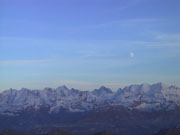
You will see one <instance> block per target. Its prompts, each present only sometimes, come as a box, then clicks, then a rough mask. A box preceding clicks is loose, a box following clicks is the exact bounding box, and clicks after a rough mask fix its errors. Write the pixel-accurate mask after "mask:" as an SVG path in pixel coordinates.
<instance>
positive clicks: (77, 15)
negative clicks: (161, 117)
mask: <svg viewBox="0 0 180 135" xmlns="http://www.w3.org/2000/svg"><path fill="white" fill-rule="evenodd" d="M179 7H180V1H179V0H0V90H5V89H9V88H17V89H20V88H22V87H27V88H33V89H35V88H38V89H39V88H44V87H57V86H60V85H63V84H64V85H67V86H68V87H75V88H79V89H82V90H91V89H94V88H97V87H99V86H101V85H105V86H107V87H110V88H112V89H114V90H116V89H117V88H119V87H123V86H125V85H128V84H132V83H156V82H164V83H167V84H175V85H177V86H180V8H179Z"/></svg>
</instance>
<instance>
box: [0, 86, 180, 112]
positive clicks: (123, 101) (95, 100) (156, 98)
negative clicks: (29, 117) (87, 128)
mask: <svg viewBox="0 0 180 135" xmlns="http://www.w3.org/2000/svg"><path fill="white" fill-rule="evenodd" d="M101 105H122V106H125V107H128V108H131V109H137V110H141V111H152V110H161V109H166V110H172V109H175V108H176V107H178V106H180V88H178V87H176V86H168V85H166V84H163V83H157V84H152V85H150V84H141V85H130V86H127V87H124V88H123V89H121V88H120V89H118V90H117V91H116V92H113V91H112V90H111V89H109V88H106V87H104V86H102V87H100V88H99V89H95V90H93V91H80V90H77V89H73V88H72V89H68V88H67V87H66V86H61V87H58V88H56V89H52V88H45V89H43V90H29V89H26V88H22V89H21V90H15V89H10V90H6V91H4V92H2V93H0V114H3V115H13V114H14V113H18V112H21V111H22V110H26V109H28V108H33V109H34V110H35V111H38V110H39V109H40V108H42V107H46V108H48V110H49V113H58V112H60V111H62V110H65V111H69V112H85V111H90V110H93V109H94V108H97V107H98V106H101Z"/></svg>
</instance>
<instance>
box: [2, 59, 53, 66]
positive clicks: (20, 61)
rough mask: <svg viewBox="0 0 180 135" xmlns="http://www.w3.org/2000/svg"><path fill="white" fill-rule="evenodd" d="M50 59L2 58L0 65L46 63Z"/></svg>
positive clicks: (50, 60)
mask: <svg viewBox="0 0 180 135" xmlns="http://www.w3.org/2000/svg"><path fill="white" fill-rule="evenodd" d="M52 61H53V60H52V59H39V60H3V61H0V65H21V64H33V63H47V62H52Z"/></svg>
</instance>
